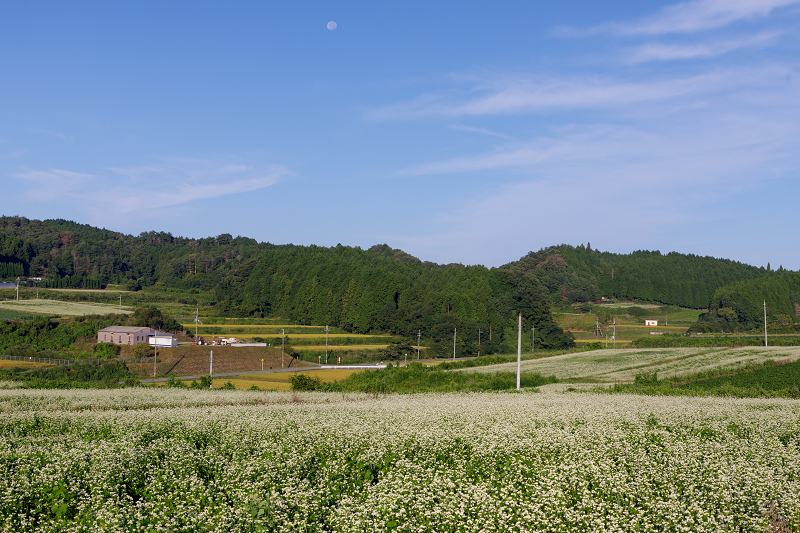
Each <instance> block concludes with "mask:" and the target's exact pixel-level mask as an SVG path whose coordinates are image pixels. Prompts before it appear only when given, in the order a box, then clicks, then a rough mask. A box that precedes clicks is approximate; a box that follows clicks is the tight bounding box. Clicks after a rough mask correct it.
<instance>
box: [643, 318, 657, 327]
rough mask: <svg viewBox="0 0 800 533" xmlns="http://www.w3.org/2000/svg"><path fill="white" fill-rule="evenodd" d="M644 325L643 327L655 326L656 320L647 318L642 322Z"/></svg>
mask: <svg viewBox="0 0 800 533" xmlns="http://www.w3.org/2000/svg"><path fill="white" fill-rule="evenodd" d="M644 325H645V326H657V325H658V320H652V319H650V318H647V319H645V321H644Z"/></svg>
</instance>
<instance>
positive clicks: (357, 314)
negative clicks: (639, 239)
mask: <svg viewBox="0 0 800 533" xmlns="http://www.w3.org/2000/svg"><path fill="white" fill-rule="evenodd" d="M17 276H21V277H26V276H27V277H37V278H42V281H41V282H40V283H39V286H40V287H44V286H49V287H75V288H78V287H82V288H103V287H105V286H106V285H108V284H118V285H124V286H126V287H127V288H128V289H129V290H142V289H144V290H148V291H161V292H170V291H173V292H176V293H180V296H179V297H182V298H190V299H193V300H197V301H198V302H199V303H200V304H201V305H203V306H205V307H206V308H211V309H213V313H214V314H216V315H218V316H239V317H282V318H283V319H286V320H289V321H292V322H293V323H297V324H317V325H319V324H330V325H331V326H336V327H339V328H341V329H343V330H345V331H349V332H353V333H369V332H390V333H393V334H395V335H402V336H406V337H409V338H413V337H415V336H416V333H417V331H419V330H425V331H426V332H427V335H428V338H429V339H431V340H432V341H433V343H434V346H432V348H434V349H435V350H436V349H437V347H439V348H441V349H442V350H444V346H446V345H448V343H449V341H448V339H452V332H453V330H454V329H458V330H459V331H464V332H465V343H464V348H463V349H465V350H469V349H472V348H474V345H475V344H477V342H478V339H477V338H474V339H473V338H471V337H470V336H475V337H477V331H478V330H479V329H480V330H482V331H484V332H487V333H489V335H490V338H491V341H489V342H487V338H484V339H483V341H482V343H481V344H482V346H483V347H484V350H485V351H486V353H492V352H497V351H500V350H502V349H503V346H504V342H505V341H506V340H507V339H506V337H507V336H510V335H509V332H511V331H513V327H514V317H516V314H517V313H522V315H523V318H524V319H525V321H526V323H532V324H534V325H535V326H536V331H537V346H539V347H541V348H566V347H569V346H571V345H572V344H573V341H572V338H571V335H570V334H568V333H565V332H564V331H562V330H561V328H559V327H558V326H557V325H556V324H555V322H554V321H553V318H552V316H551V312H550V310H551V307H552V306H554V305H562V304H569V303H581V302H589V301H595V300H599V299H600V298H601V297H609V298H619V299H629V300H639V301H645V302H654V303H660V304H663V305H673V306H681V307H690V308H695V309H697V308H707V309H708V310H709V311H708V313H705V314H704V315H701V319H700V321H699V322H698V323H697V324H696V325H695V326H693V328H692V329H693V330H695V331H743V330H749V329H754V328H755V327H757V324H758V321H759V317H760V316H761V315H760V313H761V312H762V311H761V309H762V308H761V304H762V301H763V300H766V301H767V305H768V307H769V309H770V314H772V315H773V317H772V318H773V319H774V320H775V321H777V322H779V323H781V324H783V325H785V326H786V327H787V328H789V329H793V328H794V326H795V325H796V324H797V322H798V320H797V314H796V312H797V311H798V310H800V305H798V304H800V273H796V272H790V271H785V270H784V269H783V268H779V269H778V270H777V271H774V270H772V269H771V268H769V266H768V267H767V268H766V269H765V268H759V267H753V266H749V265H745V264H742V263H739V262H736V261H730V260H726V259H716V258H712V257H701V256H696V255H685V254H680V253H675V252H673V253H668V254H661V253H660V252H650V251H636V252H633V253H631V254H613V253H608V252H599V251H597V250H593V249H592V248H591V245H588V244H587V245H586V246H584V245H580V246H577V247H575V246H570V245H565V244H562V245H559V246H551V247H548V248H544V249H541V250H539V251H537V252H530V253H529V254H527V255H525V256H524V257H522V258H521V259H520V260H518V261H515V262H512V263H509V264H506V265H503V266H501V267H499V268H491V269H489V268H486V267H483V266H465V265H461V264H447V265H440V264H435V263H430V262H426V261H421V260H419V259H417V258H415V257H413V256H411V255H409V254H407V253H405V252H403V251H401V250H397V249H392V248H390V247H389V246H388V245H386V244H382V245H376V246H373V247H372V248H370V249H368V250H362V249H361V248H358V247H349V246H343V245H337V246H335V247H330V248H326V247H319V246H295V245H292V244H286V245H274V244H270V243H259V242H257V241H255V240H253V239H249V238H245V237H233V236H231V235H229V234H222V235H218V236H216V237H209V238H203V239H189V238H183V237H174V236H173V235H171V234H169V233H164V232H147V233H142V234H140V235H138V236H131V235H124V234H121V233H118V232H114V231H110V230H106V229H99V228H95V227H91V226H89V225H84V224H78V223H75V222H71V221H66V220H45V221H39V220H29V219H26V218H22V217H0V279H8V278H14V277H17ZM115 298H116V297H115ZM473 332H474V333H473ZM439 345H441V346H439ZM437 351H439V350H437Z"/></svg>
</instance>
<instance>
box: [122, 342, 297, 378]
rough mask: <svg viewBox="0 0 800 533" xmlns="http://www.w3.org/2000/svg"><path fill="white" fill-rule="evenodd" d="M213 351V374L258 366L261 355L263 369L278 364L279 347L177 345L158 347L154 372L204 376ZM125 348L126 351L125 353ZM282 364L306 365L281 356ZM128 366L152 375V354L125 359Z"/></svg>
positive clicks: (275, 366)
mask: <svg viewBox="0 0 800 533" xmlns="http://www.w3.org/2000/svg"><path fill="white" fill-rule="evenodd" d="M212 351H213V352H214V374H222V373H228V372H253V371H257V370H261V359H264V370H270V369H278V368H281V351H280V348H278V349H275V348H262V347H257V346H247V347H242V348H234V347H233V346H180V347H178V348H161V349H159V350H158V362H157V375H159V376H162V375H167V374H174V375H175V376H206V375H208V373H209V354H210V353H211V352H212ZM125 352H129V353H128V354H127V355H126V353H125ZM132 355H133V354H132V350H131V349H128V350H125V351H123V353H122V357H131V356H132ZM284 361H285V365H286V366H287V367H289V366H290V365H291V366H290V368H295V367H298V366H308V365H307V364H306V363H303V362H302V361H298V360H296V359H292V358H291V357H290V356H288V355H287V356H285V357H284ZM128 368H129V369H130V371H131V372H133V374H134V375H136V376H137V377H152V376H153V358H152V355H151V356H150V357H149V358H146V359H145V361H144V362H143V363H129V364H128Z"/></svg>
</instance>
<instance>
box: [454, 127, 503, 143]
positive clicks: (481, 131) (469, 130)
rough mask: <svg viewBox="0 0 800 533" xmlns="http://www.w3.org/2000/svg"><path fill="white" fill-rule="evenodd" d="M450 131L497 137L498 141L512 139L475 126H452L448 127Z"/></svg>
mask: <svg viewBox="0 0 800 533" xmlns="http://www.w3.org/2000/svg"><path fill="white" fill-rule="evenodd" d="M450 129H451V130H455V131H463V132H466V133H479V134H481V135H488V136H489V137H497V138H499V139H506V140H511V139H512V137H511V136H510V135H505V134H503V133H498V132H496V131H491V130H489V129H486V128H478V127H475V126H465V125H464V124H453V125H452V126H450Z"/></svg>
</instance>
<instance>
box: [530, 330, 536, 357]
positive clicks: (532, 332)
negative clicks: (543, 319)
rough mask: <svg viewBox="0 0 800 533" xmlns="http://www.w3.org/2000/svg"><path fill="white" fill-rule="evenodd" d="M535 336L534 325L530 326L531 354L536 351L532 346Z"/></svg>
mask: <svg viewBox="0 0 800 533" xmlns="http://www.w3.org/2000/svg"><path fill="white" fill-rule="evenodd" d="M535 337H536V326H532V327H531V355H533V354H534V353H535V352H536V350H535V349H534V346H533V341H534V339H535Z"/></svg>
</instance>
